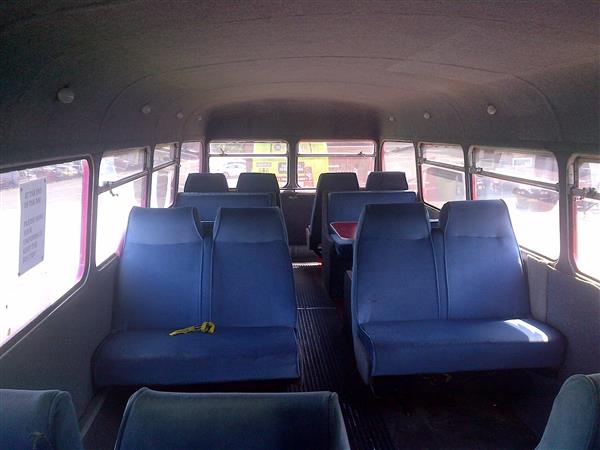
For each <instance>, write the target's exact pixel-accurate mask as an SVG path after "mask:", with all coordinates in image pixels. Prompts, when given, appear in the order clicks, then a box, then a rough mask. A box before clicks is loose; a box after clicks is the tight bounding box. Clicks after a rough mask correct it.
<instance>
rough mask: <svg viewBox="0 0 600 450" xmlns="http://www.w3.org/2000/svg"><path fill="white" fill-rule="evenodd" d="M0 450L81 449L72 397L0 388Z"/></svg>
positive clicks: (56, 392) (66, 394)
mask: <svg viewBox="0 0 600 450" xmlns="http://www.w3.org/2000/svg"><path fill="white" fill-rule="evenodd" d="M0 408H1V412H0V423H1V427H2V428H1V429H0V448H6V449H9V448H10V449H13V448H14V449H17V448H19V449H20V448H35V449H42V448H44V449H45V448H48V449H50V448H52V449H56V450H61V449H69V450H83V446H82V444H81V434H80V432H79V425H78V423H77V415H76V414H75V407H74V406H73V402H72V400H71V395H70V394H69V393H68V392H63V391H36V390H19V389H0Z"/></svg>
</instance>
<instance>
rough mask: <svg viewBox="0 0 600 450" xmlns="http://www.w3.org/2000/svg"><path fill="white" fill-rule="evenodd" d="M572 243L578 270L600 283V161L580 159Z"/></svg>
mask: <svg viewBox="0 0 600 450" xmlns="http://www.w3.org/2000/svg"><path fill="white" fill-rule="evenodd" d="M574 169H575V170H574V175H575V180H574V181H575V182H574V189H573V206H574V227H573V231H574V233H573V240H574V242H573V243H574V246H573V249H574V252H575V255H574V256H575V263H576V264H577V269H578V270H579V271H580V272H582V273H584V274H585V275H589V276H590V277H593V278H595V279H596V280H600V234H599V233H598V230H600V160H598V159H591V158H577V160H576V161H575V167H574Z"/></svg>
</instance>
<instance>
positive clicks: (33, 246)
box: [19, 178, 46, 276]
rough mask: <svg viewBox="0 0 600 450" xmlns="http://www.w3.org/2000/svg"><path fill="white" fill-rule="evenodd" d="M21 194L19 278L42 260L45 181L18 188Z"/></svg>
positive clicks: (44, 235)
mask: <svg viewBox="0 0 600 450" xmlns="http://www.w3.org/2000/svg"><path fill="white" fill-rule="evenodd" d="M19 190H20V193H21V233H20V241H19V276H21V275H23V274H24V273H25V272H27V271H28V270H29V269H31V268H32V267H34V266H36V265H38V264H39V263H41V262H42V261H43V260H44V243H45V238H46V179H45V178H42V179H39V180H33V181H30V182H28V183H23V184H21V185H20V186H19Z"/></svg>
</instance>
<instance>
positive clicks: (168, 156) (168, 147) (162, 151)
mask: <svg viewBox="0 0 600 450" xmlns="http://www.w3.org/2000/svg"><path fill="white" fill-rule="evenodd" d="M173 160H175V144H156V146H155V147H154V154H153V160H152V161H153V165H154V167H156V166H160V165H161V164H166V163H168V162H171V161H173Z"/></svg>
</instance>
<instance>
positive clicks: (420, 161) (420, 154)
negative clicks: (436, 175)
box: [415, 141, 472, 211]
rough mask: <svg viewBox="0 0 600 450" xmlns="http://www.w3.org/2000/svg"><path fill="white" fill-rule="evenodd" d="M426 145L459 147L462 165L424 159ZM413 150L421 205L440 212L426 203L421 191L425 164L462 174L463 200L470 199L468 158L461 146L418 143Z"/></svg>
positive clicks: (448, 143) (422, 190) (442, 143)
mask: <svg viewBox="0 0 600 450" xmlns="http://www.w3.org/2000/svg"><path fill="white" fill-rule="evenodd" d="M426 145H439V146H442V145H446V146H452V147H460V149H461V151H462V154H463V165H462V166H456V165H454V164H450V163H445V162H440V161H435V160H431V159H427V158H425V157H424V156H423V153H424V152H423V147H424V146H426ZM415 148H416V151H417V188H418V190H419V193H420V199H421V200H422V201H423V203H425V204H426V205H427V207H429V208H432V209H434V210H436V211H441V208H438V207H436V206H435V205H432V204H431V203H429V202H427V200H426V199H425V191H424V189H423V164H427V165H428V166H436V167H440V168H442V169H449V170H454V171H456V172H462V173H463V174H464V189H465V200H471V199H472V192H471V182H470V178H471V177H470V174H469V170H468V167H467V166H468V163H467V160H468V158H467V154H466V153H465V149H464V147H463V146H462V145H461V144H456V143H450V142H429V141H419V142H418V144H417V145H416V146H415Z"/></svg>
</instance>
